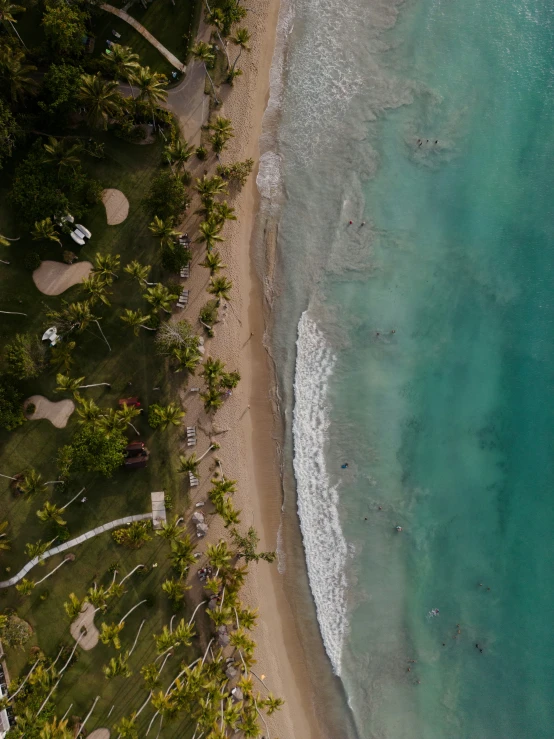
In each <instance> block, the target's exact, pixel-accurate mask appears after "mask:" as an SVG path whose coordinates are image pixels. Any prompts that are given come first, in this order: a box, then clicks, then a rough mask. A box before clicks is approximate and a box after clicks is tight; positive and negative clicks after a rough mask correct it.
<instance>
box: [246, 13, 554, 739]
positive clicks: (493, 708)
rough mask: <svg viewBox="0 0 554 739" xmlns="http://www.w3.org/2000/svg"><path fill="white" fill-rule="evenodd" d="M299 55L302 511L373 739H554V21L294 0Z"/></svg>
mask: <svg viewBox="0 0 554 739" xmlns="http://www.w3.org/2000/svg"><path fill="white" fill-rule="evenodd" d="M279 48H280V49H282V53H280V52H279V53H278V55H277V57H276V60H275V63H274V70H273V85H272V100H271V103H270V109H269V112H268V114H267V116H266V125H265V135H264V140H263V148H264V151H265V153H264V156H263V158H262V167H261V171H260V175H259V187H260V191H261V193H262V195H264V196H265V197H266V200H265V206H264V207H265V211H266V215H267V214H269V215H271V216H272V217H274V218H277V219H278V220H279V236H278V268H277V273H276V280H275V285H276V286H277V288H278V289H276V290H274V291H273V292H272V294H271V295H272V298H273V324H272V327H271V328H272V333H271V340H270V344H271V348H272V351H273V355H274V357H275V360H276V365H277V370H278V374H279V380H280V393H281V402H282V409H283V413H284V416H285V418H286V421H287V430H288V433H289V444H288V447H287V448H286V449H285V452H286V454H288V457H289V459H290V460H293V462H292V464H293V469H294V474H295V479H296V488H297V490H296V494H295V495H293V494H292V492H291V491H289V493H288V495H287V502H286V505H285V508H287V506H288V509H289V513H290V511H291V510H292V507H293V506H294V507H296V505H297V506H298V512H299V516H300V524H301V529H302V536H303V541H304V546H305V552H306V559H307V566H308V575H309V578H310V587H311V590H312V593H313V597H314V601H315V606H316V609H317V615H318V621H319V626H320V630H321V634H322V637H323V641H324V645H325V648H326V651H327V654H328V655H329V659H330V662H331V664H332V668H333V669H334V672H335V673H336V674H337V675H339V676H340V679H341V680H342V682H343V685H344V688H345V691H346V695H347V696H348V703H349V706H350V709H351V711H352V713H353V716H354V720H355V723H356V726H357V731H358V734H359V736H360V737H362V739H370V738H371V739H373V738H374V737H375V738H377V737H379V738H381V737H387V739H388V738H390V739H404V738H409V739H419V738H420V737H421V738H425V739H444V738H447V739H449V738H450V737H452V738H459V739H462V738H466V737H467V738H468V739H470V738H471V739H512V738H513V739H522V738H523V737H525V738H529V739H546V738H547V737H548V738H550V737H554V634H553V626H552V616H553V614H554V583H553V578H552V565H553V563H554V505H553V501H554V463H553V461H552V460H553V452H554V423H553V421H554V412H553V402H552V396H553V390H554V342H553V339H554V270H553V262H554V259H553V245H554V201H553V194H554V174H553V173H554V94H553V93H554V8H553V6H552V4H551V3H548V2H545V0H486V1H485V0H457V2H446V1H445V0H411V1H410V2H407V3H404V4H401V3H395V2H394V1H393V0H388V1H386V0H369V2H368V0H364V1H362V0H346V1H345V2H341V3H339V2H338V0H297V2H293V3H292V4H289V5H287V4H285V5H284V6H283V8H282V13H281V28H280V38H279ZM349 220H352V221H353V224H352V225H348V222H349ZM362 221H365V225H364V226H362V225H361V223H362ZM344 462H348V467H347V468H346V469H341V464H343V463H344ZM395 526H401V527H402V532H401V533H397V532H396V531H395ZM284 566H285V565H283V567H284ZM286 566H287V567H290V566H293V563H290V562H289V563H287V564H286ZM433 609H439V615H437V616H434V615H431V611H432V610H433ZM476 644H477V645H479V646H478V647H476ZM481 650H482V651H481ZM409 660H417V661H416V662H409ZM336 739H340V737H336Z"/></svg>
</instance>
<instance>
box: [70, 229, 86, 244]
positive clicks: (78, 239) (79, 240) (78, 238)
mask: <svg viewBox="0 0 554 739" xmlns="http://www.w3.org/2000/svg"><path fill="white" fill-rule="evenodd" d="M70 236H71V238H72V239H73V241H74V242H75V243H76V244H79V246H84V245H85V239H84V238H83V234H82V233H81V232H80V231H78V230H77V229H75V231H72V232H71V234H70Z"/></svg>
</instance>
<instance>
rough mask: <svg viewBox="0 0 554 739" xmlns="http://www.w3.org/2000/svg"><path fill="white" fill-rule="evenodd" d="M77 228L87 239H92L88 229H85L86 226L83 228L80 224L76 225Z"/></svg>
mask: <svg viewBox="0 0 554 739" xmlns="http://www.w3.org/2000/svg"><path fill="white" fill-rule="evenodd" d="M75 228H76V229H77V231H80V232H81V233H82V234H83V236H84V237H85V238H86V239H91V238H92V234H91V232H90V231H89V230H88V228H85V227H84V226H81V224H80V223H76V224H75Z"/></svg>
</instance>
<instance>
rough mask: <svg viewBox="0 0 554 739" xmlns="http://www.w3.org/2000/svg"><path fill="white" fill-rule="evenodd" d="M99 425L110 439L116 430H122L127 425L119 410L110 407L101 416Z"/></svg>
mask: <svg viewBox="0 0 554 739" xmlns="http://www.w3.org/2000/svg"><path fill="white" fill-rule="evenodd" d="M99 426H100V428H101V429H102V431H103V433H104V435H105V437H106V438H107V439H109V438H110V436H112V435H113V434H114V432H120V431H121V430H122V428H124V426H125V425H124V423H123V419H122V418H121V416H120V415H119V412H118V411H116V410H115V408H109V409H108V410H107V411H105V412H104V413H103V414H102V415H101V416H100V421H99Z"/></svg>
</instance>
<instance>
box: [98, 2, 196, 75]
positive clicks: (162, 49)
mask: <svg viewBox="0 0 554 739" xmlns="http://www.w3.org/2000/svg"><path fill="white" fill-rule="evenodd" d="M100 7H101V8H102V10H106V11H107V12H108V13H112V15H117V17H118V18H121V20H122V21H125V22H126V23H128V24H129V25H130V26H133V28H134V29H135V31H138V32H139V33H140V35H141V36H144V38H145V39H146V40H147V41H150V43H151V44H152V46H155V47H156V49H157V50H158V51H159V52H160V54H162V56H165V58H166V59H167V61H168V62H169V63H170V64H172V65H173V66H174V67H175V69H178V70H179V72H185V70H186V65H184V64H183V62H180V61H179V60H178V59H177V57H176V56H175V54H172V53H171V52H170V51H169V49H166V48H165V46H162V45H161V44H160V42H159V41H158V39H157V38H156V37H155V36H152V34H151V33H150V31H147V30H146V28H145V27H144V26H143V25H142V24H141V23H139V22H138V21H137V20H135V19H134V18H133V17H132V16H131V15H129V13H126V12H125V11H124V10H119V8H114V7H113V5H108V4H107V3H102V4H101V5H100Z"/></svg>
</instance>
